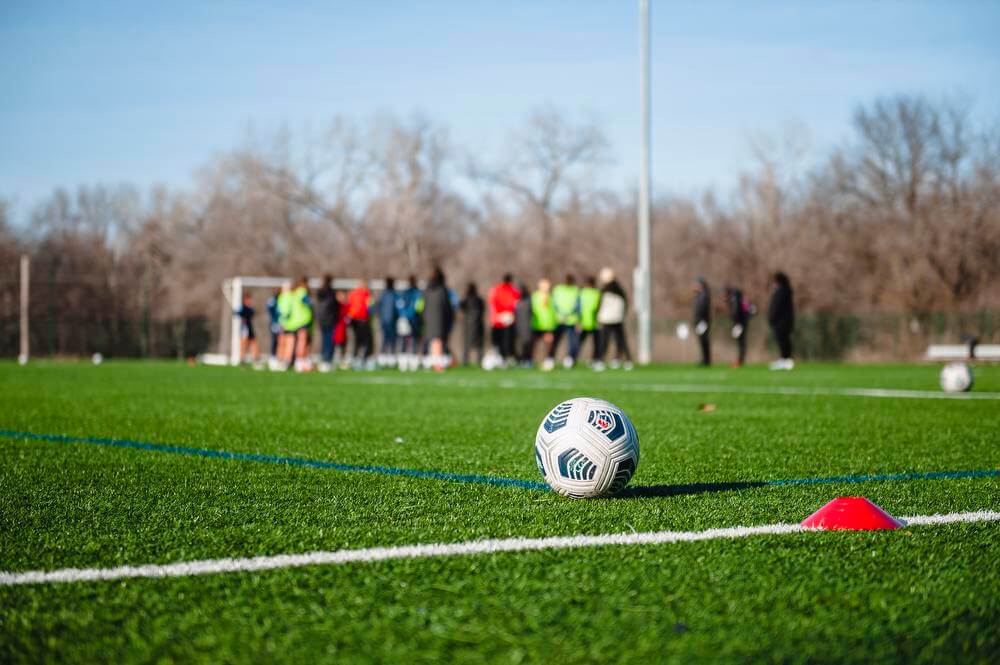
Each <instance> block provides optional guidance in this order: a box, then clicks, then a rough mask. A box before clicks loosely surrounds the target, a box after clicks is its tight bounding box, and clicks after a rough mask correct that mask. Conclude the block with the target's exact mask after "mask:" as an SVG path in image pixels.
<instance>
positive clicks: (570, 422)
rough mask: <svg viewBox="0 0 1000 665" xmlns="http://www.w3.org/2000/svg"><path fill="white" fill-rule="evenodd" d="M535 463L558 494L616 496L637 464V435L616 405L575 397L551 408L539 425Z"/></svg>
mask: <svg viewBox="0 0 1000 665" xmlns="http://www.w3.org/2000/svg"><path fill="white" fill-rule="evenodd" d="M535 461H536V462H537V463H538V470H539V471H541V473H542V476H543V477H544V478H545V482H546V483H548V484H549V487H551V488H552V489H554V490H555V491H557V492H559V493H560V494H563V495H565V496H568V497H572V498H574V499H584V498H590V497H597V496H603V495H607V494H615V493H617V492H620V491H621V490H622V489H624V487H625V485H627V484H628V481H629V480H630V479H631V478H632V474H634V473H635V470H636V468H637V467H638V466H639V436H638V435H637V434H636V432H635V427H634V426H633V425H632V421H631V420H629V418H628V416H626V415H625V412H624V411H622V410H621V409H619V408H618V407H617V406H615V405H614V404H611V403H610V402H605V401H604V400H602V399H596V398H592V397H577V398H574V399H571V400H567V401H565V402H563V403H562V404H559V405H558V406H556V407H555V408H554V409H552V410H551V411H549V414H548V415H547V416H545V420H543V421H542V424H541V425H539V426H538V434H537V435H536V436H535Z"/></svg>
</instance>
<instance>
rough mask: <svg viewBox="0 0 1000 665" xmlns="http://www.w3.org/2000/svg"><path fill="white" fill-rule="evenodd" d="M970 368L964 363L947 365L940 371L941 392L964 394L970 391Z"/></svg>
mask: <svg viewBox="0 0 1000 665" xmlns="http://www.w3.org/2000/svg"><path fill="white" fill-rule="evenodd" d="M972 382H973V377H972V368H971V367H969V366H968V365H966V364H965V363H948V364H947V365H945V366H944V368H943V369H942V370H941V390H943V391H945V392H946V393H964V392H968V391H969V390H971V389H972Z"/></svg>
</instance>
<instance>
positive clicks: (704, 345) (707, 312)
mask: <svg viewBox="0 0 1000 665" xmlns="http://www.w3.org/2000/svg"><path fill="white" fill-rule="evenodd" d="M693 318H694V332H695V334H696V335H697V336H698V346H699V347H701V362H700V363H699V364H700V365H701V366H702V367H708V366H709V365H711V364H712V347H711V340H710V339H709V334H710V333H711V330H712V292H711V291H709V289H708V282H706V281H705V278H704V277H699V278H698V279H696V280H695V281H694V317H693Z"/></svg>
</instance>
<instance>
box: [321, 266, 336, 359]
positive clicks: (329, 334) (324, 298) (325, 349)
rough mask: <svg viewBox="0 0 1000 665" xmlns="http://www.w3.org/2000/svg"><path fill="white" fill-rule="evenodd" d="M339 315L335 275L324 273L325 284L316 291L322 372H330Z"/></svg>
mask: <svg viewBox="0 0 1000 665" xmlns="http://www.w3.org/2000/svg"><path fill="white" fill-rule="evenodd" d="M339 315H340V303H339V302H338V301H337V294H336V293H335V292H334V290H333V277H331V276H330V275H324V276H323V286H321V287H320V289H319V290H318V291H317V292H316V322H317V323H319V335H320V352H321V354H322V359H323V361H322V363H321V364H320V366H319V369H320V371H321V372H328V371H330V368H331V364H330V362H331V360H333V329H334V328H336V327H337V318H338V317H339Z"/></svg>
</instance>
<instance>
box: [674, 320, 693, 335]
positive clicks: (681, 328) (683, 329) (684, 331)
mask: <svg viewBox="0 0 1000 665" xmlns="http://www.w3.org/2000/svg"><path fill="white" fill-rule="evenodd" d="M676 332H677V338H678V339H687V338H688V336H689V335H690V334H691V328H689V327H688V324H686V323H684V322H683V321H681V322H680V323H678V324H677V330H676Z"/></svg>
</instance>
